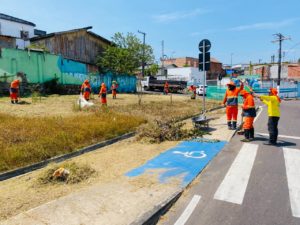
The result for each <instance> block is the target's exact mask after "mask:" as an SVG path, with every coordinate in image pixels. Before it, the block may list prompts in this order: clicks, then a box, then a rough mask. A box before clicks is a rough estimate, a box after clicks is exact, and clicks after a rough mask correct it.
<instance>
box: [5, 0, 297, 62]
mask: <svg viewBox="0 0 300 225" xmlns="http://www.w3.org/2000/svg"><path fill="white" fill-rule="evenodd" d="M0 12H1V13H4V14H9V15H11V16H15V17H19V18H21V19H26V20H29V21H31V22H33V23H35V24H36V25H37V28H38V29H42V30H46V31H47V32H48V33H49V32H55V31H63V30H68V29H74V28H80V27H85V26H93V30H92V31H94V32H96V33H98V34H99V35H101V36H103V37H105V38H108V39H110V37H112V36H113V34H114V33H115V32H123V33H127V32H132V33H135V34H137V35H140V34H138V33H137V30H138V29H140V30H141V31H144V32H146V33H147V36H146V42H147V43H149V44H150V45H152V47H153V48H154V52H155V56H156V59H157V60H158V59H159V57H160V56H161V41H162V40H164V42H165V54H166V55H167V56H168V57H184V56H190V57H197V56H198V53H199V50H198V43H199V41H200V40H201V39H203V38H207V39H209V40H211V43H212V49H211V54H212V56H213V57H215V58H217V59H219V60H220V61H221V62H223V63H225V64H226V63H230V61H231V55H232V61H233V64H237V63H247V62H249V61H252V62H258V61H259V59H261V60H262V61H266V62H269V61H270V59H271V55H273V54H276V56H277V52H278V51H277V49H278V44H274V43H272V42H271V41H272V40H273V39H274V37H273V36H272V35H273V34H275V33H278V32H281V33H282V34H284V35H286V36H290V37H291V38H292V39H291V40H290V41H285V42H284V45H283V46H284V47H283V49H284V50H285V51H286V53H285V58H286V59H292V60H293V59H298V58H300V13H299V12H300V1H299V0H285V1H278V0H276V1H274V0H273V1H271V0H261V1H253V0H252V1H250V0H227V1H225V0H187V1H183V0H181V1H179V0H148V1H143V0H107V1H104V0H85V1H79V0H76V1H75V0H73V1H70V0H64V1H62V0H51V1H50V0H48V1H41V0H26V1H21V0H0ZM140 38H142V36H140ZM276 60H277V57H276Z"/></svg>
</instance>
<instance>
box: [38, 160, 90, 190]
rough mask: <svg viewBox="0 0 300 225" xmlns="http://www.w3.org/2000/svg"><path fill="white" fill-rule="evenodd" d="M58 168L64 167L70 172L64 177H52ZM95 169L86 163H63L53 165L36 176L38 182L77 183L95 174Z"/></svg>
mask: <svg viewBox="0 0 300 225" xmlns="http://www.w3.org/2000/svg"><path fill="white" fill-rule="evenodd" d="M58 168H64V169H66V170H68V171H69V172H70V174H69V175H68V176H66V177H64V179H61V178H55V177H53V173H54V172H55V171H56V170H57V169H58ZM95 172H96V171H95V170H94V169H93V168H91V167H90V166H89V165H87V164H84V165H83V164H78V163H75V162H70V163H63V164H60V165H53V166H51V167H50V168H48V169H47V170H46V171H44V172H43V173H41V175H40V177H39V178H38V184H41V185H46V184H78V183H80V182H82V181H85V180H87V179H89V178H90V177H91V176H93V175H94V174H95Z"/></svg>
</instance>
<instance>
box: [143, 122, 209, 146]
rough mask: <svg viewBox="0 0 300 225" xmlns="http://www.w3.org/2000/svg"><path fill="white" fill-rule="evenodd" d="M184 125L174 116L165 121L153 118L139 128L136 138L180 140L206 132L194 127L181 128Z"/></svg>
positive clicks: (151, 141) (161, 140)
mask: <svg viewBox="0 0 300 225" xmlns="http://www.w3.org/2000/svg"><path fill="white" fill-rule="evenodd" d="M184 125H185V123H183V122H178V120H177V119H175V118H173V119H171V120H170V121H167V122H164V121H160V120H155V121H154V122H152V123H149V124H146V125H144V126H141V127H140V128H139V134H138V140H146V141H149V142H150V143H161V142H164V141H182V140H188V139H191V138H199V137H202V136H203V135H204V134H207V132H205V131H202V130H199V129H196V128H192V129H183V126H184Z"/></svg>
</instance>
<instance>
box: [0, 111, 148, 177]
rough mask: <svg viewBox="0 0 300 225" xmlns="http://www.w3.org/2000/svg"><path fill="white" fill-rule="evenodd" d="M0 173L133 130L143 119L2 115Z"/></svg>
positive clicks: (92, 115)
mask: <svg viewBox="0 0 300 225" xmlns="http://www.w3.org/2000/svg"><path fill="white" fill-rule="evenodd" d="M0 120H1V123H0V130H1V131H2V133H1V136H0V148H1V154H0V171H6V170H11V169H14V168H17V167H21V166H25V165H28V164H31V163H35V162H39V161H41V160H45V159H48V158H50V157H53V156H56V155H61V154H64V153H69V152H72V151H74V150H76V149H78V148H81V147H84V146H87V145H90V144H93V143H96V142H99V141H103V140H106V139H110V138H113V137H115V136H119V135H122V134H124V133H127V132H129V131H133V130H134V129H135V128H136V127H138V126H139V125H140V124H141V123H143V122H145V120H144V119H142V118H140V117H133V116H128V115H120V114H117V113H112V112H110V113H107V112H104V111H97V112H95V113H90V114H88V115H85V116H72V117H67V118H62V117H52V118H38V117H36V118H25V117H23V118H22V117H13V116H9V115H7V114H0Z"/></svg>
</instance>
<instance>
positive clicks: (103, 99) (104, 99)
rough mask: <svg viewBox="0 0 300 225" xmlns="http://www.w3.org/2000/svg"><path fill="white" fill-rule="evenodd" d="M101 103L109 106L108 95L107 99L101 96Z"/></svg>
mask: <svg viewBox="0 0 300 225" xmlns="http://www.w3.org/2000/svg"><path fill="white" fill-rule="evenodd" d="M101 103H102V105H106V104H107V100H106V95H105V97H104V96H101Z"/></svg>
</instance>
